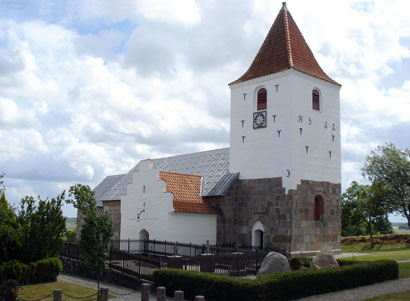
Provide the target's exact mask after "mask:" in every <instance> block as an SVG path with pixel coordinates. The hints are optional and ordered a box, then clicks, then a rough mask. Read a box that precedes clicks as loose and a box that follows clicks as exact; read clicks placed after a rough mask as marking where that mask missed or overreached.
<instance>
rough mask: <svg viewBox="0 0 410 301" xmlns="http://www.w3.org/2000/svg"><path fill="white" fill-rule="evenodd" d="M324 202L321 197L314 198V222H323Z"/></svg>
mask: <svg viewBox="0 0 410 301" xmlns="http://www.w3.org/2000/svg"><path fill="white" fill-rule="evenodd" d="M324 209H325V208H324V201H323V197H322V196H321V195H317V196H315V212H314V217H315V221H321V220H323V213H324Z"/></svg>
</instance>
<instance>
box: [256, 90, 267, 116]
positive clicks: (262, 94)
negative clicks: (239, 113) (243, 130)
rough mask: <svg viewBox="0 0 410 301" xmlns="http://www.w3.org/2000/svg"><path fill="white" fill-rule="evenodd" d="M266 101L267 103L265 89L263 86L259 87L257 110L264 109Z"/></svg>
mask: <svg viewBox="0 0 410 301" xmlns="http://www.w3.org/2000/svg"><path fill="white" fill-rule="evenodd" d="M266 103H267V93H266V89H265V88H262V89H259V91H258V105H257V109H258V111H260V110H266Z"/></svg>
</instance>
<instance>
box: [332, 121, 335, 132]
mask: <svg viewBox="0 0 410 301" xmlns="http://www.w3.org/2000/svg"><path fill="white" fill-rule="evenodd" d="M332 130H334V131H336V124H334V123H333V125H332Z"/></svg>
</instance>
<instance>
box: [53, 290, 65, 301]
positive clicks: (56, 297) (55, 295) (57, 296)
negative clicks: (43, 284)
mask: <svg viewBox="0 0 410 301" xmlns="http://www.w3.org/2000/svg"><path fill="white" fill-rule="evenodd" d="M62 297H63V291H62V290H61V289H58V290H54V292H53V300H54V301H61V299H62Z"/></svg>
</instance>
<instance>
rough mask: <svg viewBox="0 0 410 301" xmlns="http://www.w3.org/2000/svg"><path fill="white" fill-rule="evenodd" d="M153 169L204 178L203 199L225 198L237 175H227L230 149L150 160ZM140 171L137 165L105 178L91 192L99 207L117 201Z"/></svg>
mask: <svg viewBox="0 0 410 301" xmlns="http://www.w3.org/2000/svg"><path fill="white" fill-rule="evenodd" d="M152 161H153V167H154V168H156V169H159V170H161V171H170V172H176V173H183V174H190V175H199V176H202V177H203V181H202V191H201V195H202V196H222V195H225V194H226V192H227V191H228V189H229V188H230V187H231V184H232V183H233V182H234V181H235V180H236V179H237V178H238V176H239V173H234V174H230V173H229V148H221V149H215V150H210V151H204V152H198V153H191V154H184V155H178V156H172V157H166V158H159V159H153V160H152ZM137 170H139V163H138V164H137V165H135V166H134V167H133V168H132V169H131V170H130V171H129V172H128V173H126V174H122V175H115V176H108V177H106V178H105V179H104V180H103V181H102V182H101V183H100V184H99V185H98V186H97V187H95V189H94V193H95V198H96V200H97V201H98V203H99V204H98V205H99V206H101V205H102V203H101V201H109V200H120V199H121V196H122V195H125V194H126V191H127V190H126V189H127V184H129V183H131V182H132V174H133V172H134V171H137Z"/></svg>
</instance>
